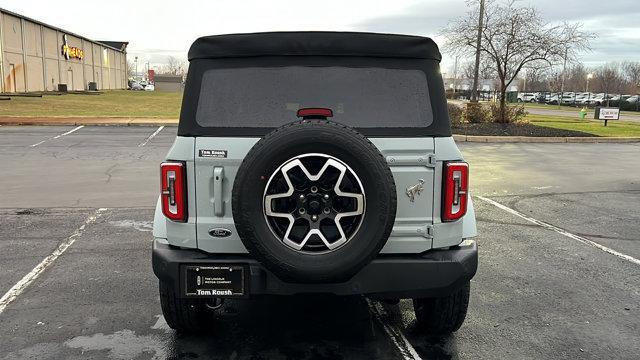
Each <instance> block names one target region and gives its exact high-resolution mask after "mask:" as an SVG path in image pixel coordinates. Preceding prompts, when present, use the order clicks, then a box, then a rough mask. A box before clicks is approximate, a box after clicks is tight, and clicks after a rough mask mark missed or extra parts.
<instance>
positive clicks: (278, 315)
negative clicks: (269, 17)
mask: <svg viewBox="0 0 640 360" xmlns="http://www.w3.org/2000/svg"><path fill="white" fill-rule="evenodd" d="M175 133H176V128H175V127H166V128H158V127H92V126H85V127H76V126H64V127H55V126H50V127H33V126H25V127H10V126H1V127H0V164H2V165H3V170H2V171H1V172H0V188H1V189H2V190H1V191H0V230H2V231H0V270H1V271H0V296H2V295H4V294H5V293H7V292H10V290H12V289H13V290H14V291H13V292H12V294H14V295H15V298H13V299H12V300H11V301H10V302H8V303H7V304H6V306H5V305H3V304H2V303H0V329H1V330H2V331H1V332H0V359H87V358H91V359H151V358H153V359H165V358H167V359H405V360H406V359H418V358H422V359H432V358H437V359H513V358H517V359H551V358H554V359H555V358H567V359H569V358H570V359H575V358H580V359H603V358H615V359H638V358H640V262H636V261H638V259H640V235H639V234H640V157H639V155H640V144H637V143H635V144H531V143H528V144H517V143H508V144H481V143H463V144H460V145H459V146H460V148H461V150H462V152H463V153H464V156H465V158H466V160H467V161H469V163H470V168H471V174H472V177H471V188H472V195H473V196H474V197H473V200H474V205H475V208H476V214H477V218H478V232H479V236H478V237H477V238H476V240H477V242H478V244H479V249H480V265H479V269H478V273H477V275H476V277H475V278H474V279H473V280H472V295H471V303H470V306H469V314H468V317H467V320H466V322H465V324H464V325H463V327H462V328H461V329H460V330H459V331H458V332H457V333H455V334H454V335H453V336H451V337H448V338H444V339H430V338H426V337H424V336H422V335H421V334H420V333H419V331H417V329H416V327H415V317H414V315H413V313H412V309H411V303H410V302H409V301H407V300H403V301H401V302H400V304H399V305H388V304H380V303H377V302H372V301H369V300H367V299H365V298H362V297H348V298H338V297H331V296H297V297H265V298H258V299H250V300H235V301H227V302H226V303H225V306H224V307H223V308H222V309H220V310H218V314H217V318H216V320H215V321H214V322H212V326H211V331H210V332H209V333H207V334H203V335H198V336H188V335H182V334H176V333H175V332H174V331H172V330H171V329H169V328H168V326H167V325H166V322H165V321H164V319H163V318H162V316H161V310H160V305H159V298H158V293H157V281H156V279H155V276H154V275H153V273H152V270H151V264H150V260H151V258H150V257H151V242H152V237H151V232H150V230H151V226H152V219H153V207H154V205H155V201H156V196H157V191H158V182H159V181H158V164H159V162H160V161H161V160H162V158H163V156H164V154H165V153H166V152H167V150H168V148H169V147H170V146H171V143H172V141H173V139H174V137H175ZM61 247H63V248H65V251H64V252H63V253H59V252H57V251H56V249H60V248H61ZM634 260H636V261H634ZM43 262H46V264H47V266H46V268H45V269H43V270H42V271H40V270H38V267H37V265H38V264H42V263H43ZM25 279H27V282H26V283H25V282H24V281H25ZM16 288H17V289H18V290H19V291H17V292H16V291H15V289H16Z"/></svg>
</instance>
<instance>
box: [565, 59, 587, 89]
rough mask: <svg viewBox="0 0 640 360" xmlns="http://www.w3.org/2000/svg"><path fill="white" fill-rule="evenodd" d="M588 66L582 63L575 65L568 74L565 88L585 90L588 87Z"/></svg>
mask: <svg viewBox="0 0 640 360" xmlns="http://www.w3.org/2000/svg"><path fill="white" fill-rule="evenodd" d="M588 73H589V71H587V68H585V67H584V65H583V64H582V63H577V64H575V65H573V66H572V67H571V68H570V69H569V71H567V75H566V83H565V89H567V90H571V91H577V92H581V91H585V88H586V87H587V74H588Z"/></svg>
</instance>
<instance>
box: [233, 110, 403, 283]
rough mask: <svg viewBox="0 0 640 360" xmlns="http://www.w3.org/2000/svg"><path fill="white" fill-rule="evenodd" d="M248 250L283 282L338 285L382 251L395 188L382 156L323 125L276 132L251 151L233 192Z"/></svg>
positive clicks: (345, 131)
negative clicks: (337, 283) (330, 283)
mask: <svg viewBox="0 0 640 360" xmlns="http://www.w3.org/2000/svg"><path fill="white" fill-rule="evenodd" d="M232 209H233V219H234V222H235V226H236V230H237V231H238V235H239V236H240V239H242V242H243V244H244V245H245V247H246V248H247V250H248V251H249V253H250V254H251V255H252V256H253V257H254V258H256V259H257V260H258V261H260V262H261V263H262V264H263V265H264V267H265V268H267V269H268V270H270V271H271V272H272V273H274V274H275V275H276V276H278V277H279V278H280V279H282V280H284V281H288V282H297V283H319V282H343V281H346V280H348V279H349V278H351V277H352V276H353V275H354V274H355V273H357V272H358V271H359V270H360V269H361V268H362V267H364V266H365V265H366V264H368V263H369V262H370V261H371V260H372V259H373V258H374V257H375V256H376V255H377V254H378V253H379V252H380V250H381V249H382V247H383V246H384V244H385V242H386V241H387V239H388V237H389V234H390V233H391V229H392V227H393V224H394V221H395V215H396V188H395V182H394V180H393V175H392V174H391V170H390V169H389V167H388V166H387V163H386V161H385V158H384V157H383V156H382V154H381V153H380V151H378V149H377V148H376V147H375V146H374V145H373V144H372V143H371V142H370V141H369V140H368V139H367V138H366V137H364V136H363V135H362V134H360V133H359V132H357V131H355V130H353V129H351V128H349V127H347V126H345V125H342V124H338V123H334V122H330V121H326V120H302V121H298V122H294V123H291V124H288V125H285V126H283V127H281V128H278V129H276V130H274V131H273V132H271V133H269V134H268V135H266V136H265V137H264V138H262V139H261V140H260V141H258V142H257V143H256V144H255V145H254V146H253V148H252V149H251V150H250V151H249V153H248V154H247V156H246V157H245V159H244V161H243V162H242V164H241V165H240V168H239V169H238V173H237V174H236V177H235V180H234V185H233V195H232Z"/></svg>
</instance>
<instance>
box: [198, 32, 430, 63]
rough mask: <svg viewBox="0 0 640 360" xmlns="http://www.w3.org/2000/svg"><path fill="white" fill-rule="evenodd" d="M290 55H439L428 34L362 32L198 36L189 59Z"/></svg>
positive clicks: (388, 56)
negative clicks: (423, 35) (425, 35)
mask: <svg viewBox="0 0 640 360" xmlns="http://www.w3.org/2000/svg"><path fill="white" fill-rule="evenodd" d="M290 55H291V56H296V55H311V56H313V55H316V56H365V57H384V58H412V59H431V60H437V61H440V60H441V59H442V56H441V55H440V51H439V50H438V46H437V45H436V43H435V42H434V41H433V40H431V39H430V38H427V37H421V36H410V35H394V34H377V33H364V32H328V31H302V32H265V33H251V34H230V35H214V36H205V37H201V38H199V39H197V40H196V41H195V42H194V43H193V45H191V49H189V60H193V59H214V58H233V57H254V56H290Z"/></svg>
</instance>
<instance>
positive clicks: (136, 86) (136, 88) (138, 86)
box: [130, 81, 144, 90]
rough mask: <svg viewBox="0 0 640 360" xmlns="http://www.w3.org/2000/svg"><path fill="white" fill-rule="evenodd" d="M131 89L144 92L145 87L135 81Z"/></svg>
mask: <svg viewBox="0 0 640 360" xmlns="http://www.w3.org/2000/svg"><path fill="white" fill-rule="evenodd" d="M130 89H131V90H144V87H143V86H142V85H141V84H140V83H139V82H135V81H133V82H132V83H131V87H130Z"/></svg>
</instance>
